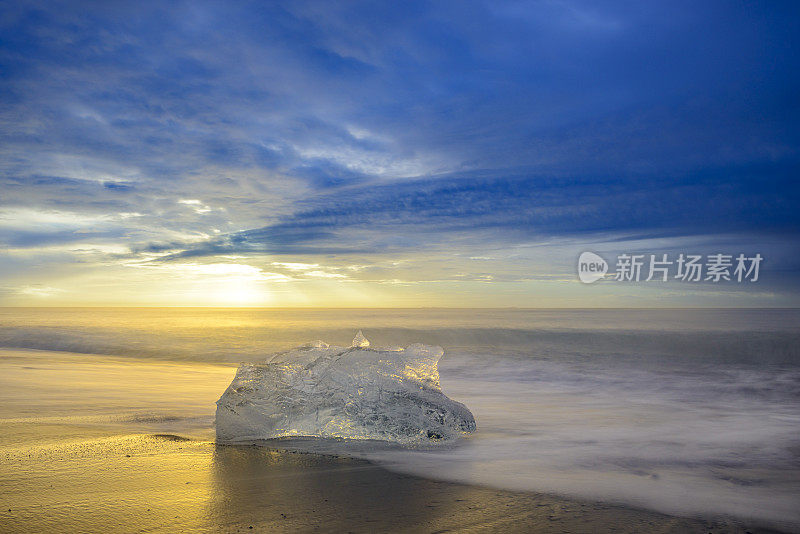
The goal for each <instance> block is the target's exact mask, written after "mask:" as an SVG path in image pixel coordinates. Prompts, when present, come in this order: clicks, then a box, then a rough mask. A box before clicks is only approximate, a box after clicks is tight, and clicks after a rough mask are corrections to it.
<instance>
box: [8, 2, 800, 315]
mask: <svg viewBox="0 0 800 534" xmlns="http://www.w3.org/2000/svg"><path fill="white" fill-rule="evenodd" d="M333 4H334V3H331V2H302V1H301V2H297V1H294V2H286V3H281V2H256V3H246V2H230V3H224V4H223V3H221V2H185V3H181V2H175V3H169V4H166V3H161V2H153V3H148V2H136V3H132V2H128V3H121V2H119V3H118V2H76V1H72V2H6V3H4V4H3V5H2V7H0V188H1V189H0V191H1V192H2V193H0V303H6V304H25V305H64V304H137V305H146V304H158V305H165V304H175V305H181V304H186V305H192V304H196V305H216V304H219V305H223V304H230V305H320V306H323V305H324V306H327V305H343V306H348V305H354V306H373V305H374V306H384V305H386V306H395V305H397V306H405V305H425V306H429V305H447V306H454V305H469V306H483V305H485V306H506V305H508V306H562V305H563V306H595V305H596V306H656V305H672V306H684V305H685V306H706V305H708V306H773V305H774V306H787V305H789V306H796V305H798V304H800V299H798V296H800V287H798V284H797V282H796V278H797V275H798V274H800V254H798V252H800V247H799V246H798V244H800V241H798V233H799V232H800V215H799V214H800V210H798V209H797V205H798V202H800V185H798V178H800V173H799V171H800V151H799V150H798V148H799V141H800V129H799V128H798V124H800V98H798V96H797V95H799V94H800V68H798V67H800V58H798V32H797V31H796V28H797V26H798V22H800V7H798V4H796V3H792V2H785V3H783V2H675V1H670V2H644V3H643V2H604V3H597V2H556V1H546V2H452V3H447V2H436V3H428V2H424V3H423V2H420V3H416V2H403V3H395V2H386V3H373V2H363V3H361V2H340V3H335V5H333ZM583 250H593V251H595V252H598V253H600V254H601V255H603V256H604V257H606V258H607V259H608V260H609V261H610V262H612V261H613V259H614V258H615V256H616V255H617V254H619V253H620V252H635V251H638V252H641V253H646V254H649V253H654V254H655V253H669V254H678V253H680V252H684V253H690V252H691V253H703V254H707V253H717V252H723V253H729V254H738V253H740V252H744V253H746V254H755V253H756V252H758V253H761V254H762V255H763V256H764V257H765V261H764V264H763V267H762V269H763V272H762V278H761V279H760V280H759V282H758V283H757V284H749V285H748V284H744V285H743V284H735V283H731V284H695V285H687V284H685V283H678V282H671V283H664V284H652V283H651V284H627V285H625V284H614V283H605V281H604V282H603V283H600V284H597V285H596V286H591V287H590V286H584V285H581V284H580V283H579V282H578V281H577V278H576V274H575V273H576V271H575V269H576V267H575V261H576V258H577V256H578V254H579V253H580V252H581V251H583Z"/></svg>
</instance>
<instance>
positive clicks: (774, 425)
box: [0, 308, 800, 528]
mask: <svg viewBox="0 0 800 534" xmlns="http://www.w3.org/2000/svg"><path fill="white" fill-rule="evenodd" d="M359 329H361V330H363V331H364V334H365V335H366V336H367V337H368V338H369V339H370V341H371V342H372V344H373V346H375V345H377V346H391V345H402V346H405V345H408V344H410V343H424V344H427V345H438V346H441V347H443V348H444V351H445V353H444V357H443V358H442V359H441V361H440V363H439V373H440V379H441V386H442V390H443V391H444V393H445V394H446V395H447V396H449V397H451V398H453V399H455V400H457V401H459V402H462V403H464V404H465V405H466V406H467V407H468V408H469V409H470V410H471V411H472V413H473V414H474V416H475V419H476V422H477V431H476V432H475V433H474V434H472V435H471V436H469V437H468V438H466V439H462V440H461V441H460V442H458V443H457V444H455V445H453V446H448V447H444V448H436V449H407V448H393V447H389V448H386V447H372V448H370V447H359V446H351V445H348V444H338V445H336V446H337V447H340V448H341V447H345V448H347V447H349V448H350V450H351V453H352V454H354V455H358V456H363V457H367V458H369V459H372V460H374V461H377V462H379V463H382V464H383V465H386V466H387V467H389V468H391V469H395V470H400V471H403V472H408V473H412V474H419V475H422V476H427V477H434V478H439V479H443V480H453V481H463V482H469V483H477V484H484V485H489V486H496V487H500V488H508V489H515V490H532V491H543V492H551V493H557V494H563V495H568V496H573V497H578V498H587V499H598V500H604V501H609V502H619V503H626V504H632V505H636V506H642V507H646V508H651V509H655V510H659V511H663V512H668V513H677V514H689V515H692V514H702V515H709V514H710V515H732V516H736V517H741V518H747V519H756V520H761V521H765V522H767V523H771V524H775V525H778V526H788V527H789V528H800V432H798V430H800V311H798V310H447V309H423V310H297V309H294V310H284V309H270V310H257V309H210V308H202V309H182V308H161V309H102V308H94V309H30V308H28V309H22V308H17V309H13V308H6V309H0V347H3V348H14V349H36V350H37V351H40V352H38V353H36V354H37V356H36V359H37V361H39V362H41V361H44V360H43V358H45V356H44V355H52V354H58V352H57V351H65V352H71V353H79V354H85V355H87V356H86V359H87V361H89V360H91V361H92V362H94V363H93V365H95V367H94V368H93V369H92V373H94V374H92V373H89V374H87V376H91V377H95V378H92V380H97V377H98V376H102V374H100V375H98V374H97V373H101V372H102V371H98V368H97V362H98V359H97V358H96V357H95V356H89V355H103V356H102V357H103V358H105V357H114V358H127V359H129V360H130V361H131V362H147V363H148V364H149V363H150V362H172V363H164V373H163V378H160V379H157V378H153V376H161V375H158V368H154V369H155V371H154V372H155V373H156V374H155V375H153V374H152V373H151V375H148V376H149V377H150V378H148V379H147V383H146V384H145V383H139V382H132V383H131V384H130V386H129V388H128V389H126V388H124V387H123V388H121V389H120V388H117V390H116V394H115V397H114V399H113V400H109V399H108V398H105V397H103V398H100V397H98V396H96V395H95V396H93V393H92V391H93V390H92V388H91V384H87V387H86V397H85V398H79V396H76V395H74V394H72V396H71V397H70V399H67V400H68V401H69V402H68V403H67V404H63V403H64V402H67V401H63V402H62V405H63V406H68V407H69V413H70V414H71V417H73V418H74V419H75V420H76V421H80V425H81V426H80V429H86V428H89V426H90V425H91V424H92V421H101V420H104V419H103V418H104V417H106V418H107V417H109V416H112V415H113V414H114V413H115V412H119V414H120V416H119V417H117V419H116V422H117V424H119V425H122V426H125V425H129V426H130V428H131V429H138V430H140V429H141V428H142V425H143V424H144V425H145V427H146V425H147V424H148V423H152V424H153V425H155V426H153V429H155V430H157V431H159V432H172V433H177V434H185V435H188V436H190V437H193V436H200V437H207V436H209V435H213V428H212V425H213V413H214V408H215V407H214V405H213V402H207V397H208V393H207V392H206V393H205V396H204V397H202V399H203V400H202V402H200V401H199V400H198V399H200V398H201V397H200V396H198V395H194V396H193V393H192V392H193V390H192V389H191V387H190V386H189V385H188V381H182V379H181V378H182V377H181V376H180V374H181V373H184V374H186V373H192V372H193V371H191V369H192V367H191V365H189V364H192V363H193V362H196V363H206V364H207V363H214V364H217V363H218V364H236V363H239V362H242V361H249V362H253V361H265V360H266V359H267V358H268V356H269V355H270V354H271V353H273V352H275V351H279V350H286V349H289V348H291V347H294V346H299V345H301V344H303V343H306V342H308V341H313V340H317V339H321V340H324V341H326V342H328V343H331V344H338V345H344V346H347V344H348V343H349V342H350V340H351V339H352V337H353V335H354V333H355V332H356V331H357V330H359ZM44 351H47V352H44ZM53 351H56V352H53ZM47 361H49V362H50V363H49V364H48V365H51V366H52V370H53V371H54V374H55V373H57V372H58V367H57V364H56V363H53V362H56V361H57V358H55V359H54V358H52V357H51V358H50V359H48V360H47ZM100 361H102V359H101V360H100ZM176 361H177V362H178V363H181V362H185V363H186V364H187V365H181V366H178V365H175V363H176ZM142 365H145V364H142ZM187 369H188V371H187ZM72 372H73V373H74V372H76V371H75V368H74V367H73V369H72ZM225 372H228V371H227V370H226V371H225ZM229 372H230V377H227V378H226V380H227V381H229V380H230V378H232V377H233V372H234V367H230V368H229ZM176 373H177V375H178V376H176ZM223 374H224V372H223ZM184 378H185V377H184ZM6 380H8V377H6ZM158 380H162V382H161V383H154V382H158ZM57 383H58V381H57V376H56V377H55V378H53V383H52V384H57ZM39 386H40V387H39V388H38V389H37V388H31V389H30V390H29V391H30V392H39V393H36V395H41V391H43V390H42V388H43V387H45V386H43V385H41V384H40V385H39ZM47 387H51V389H54V391H53V392H52V394H51V395H52V397H53V398H54V399H58V391H57V387H56V386H55V385H51V386H47ZM143 388H145V389H146V388H153V391H156V390H158V391H161V392H164V394H163V395H162V397H158V400H157V401H156V400H153V401H152V402H149V403H148V402H147V400H146V399H149V398H155V397H154V396H153V395H150V394H147V395H143V394H142V391H143ZM223 389H224V386H223V388H222V389H220V391H219V394H221V393H222V390H223ZM6 391H11V390H9V389H6ZM147 391H150V390H147ZM21 394H22V395H24V394H25V389H24V388H17V389H15V390H14V395H15V396H16V397H18V396H19V395H21ZM3 395H6V396H10V395H11V394H10V393H4V392H0V397H1V396H3ZM126 399H131V400H130V401H126ZM134 399H135V400H134ZM143 399H145V400H143ZM8 400H9V399H5V398H4V399H3V401H4V403H5V404H6V406H12V404H9V403H8V402H6V401H8ZM54 404H58V403H57V402H56V401H53V402H50V403H48V404H46V405H45V404H42V403H41V402H39V401H37V399H34V398H31V399H29V400H28V399H23V400H22V401H20V399H18V398H17V399H16V400H15V401H14V403H13V406H14V407H15V408H14V409H15V410H17V411H24V412H25V413H24V415H25V417H27V418H28V420H33V421H35V420H36V417H37V412H39V411H44V410H45V408H46V409H47V410H52V406H53V405H54ZM206 404H208V406H206ZM18 406H24V407H25V408H24V409H23V408H16V407H18ZM65 409H66V408H65ZM48 413H49V414H51V415H52V412H51V411H49V412H48ZM82 414H85V415H86V417H83V418H81V415H82ZM12 415H13V414H12ZM89 416H91V417H89ZM2 417H3V418H5V419H6V420H9V418H10V417H11V415H10V414H9V413H8V410H5V411H3V413H2ZM92 417H94V419H92ZM0 422H2V421H0ZM146 428H147V427H146ZM79 431H84V430H79ZM308 446H309V447H311V448H313V447H314V445H308ZM317 446H319V445H317Z"/></svg>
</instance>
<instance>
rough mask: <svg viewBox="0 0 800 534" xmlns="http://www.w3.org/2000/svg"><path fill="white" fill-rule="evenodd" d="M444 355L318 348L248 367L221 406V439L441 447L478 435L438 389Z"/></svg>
mask: <svg viewBox="0 0 800 534" xmlns="http://www.w3.org/2000/svg"><path fill="white" fill-rule="evenodd" d="M442 353H443V351H442V349H441V348H440V347H429V346H425V345H411V346H409V347H407V348H405V349H398V348H396V347H394V348H392V349H390V350H386V349H374V348H369V341H367V339H366V338H365V337H364V335H363V334H362V333H361V332H360V331H359V333H358V334H357V335H356V337H355V339H354V340H353V346H352V347H348V348H343V347H334V346H328V345H327V344H325V343H321V342H319V343H313V344H308V345H304V346H302V347H298V348H297V349H294V350H291V351H288V352H283V353H279V354H275V355H274V356H272V357H271V358H270V359H269V360H268V361H267V363H262V364H243V365H241V366H240V367H239V369H238V371H237V372H236V377H235V378H234V379H233V382H231V384H230V386H228V389H227V390H225V393H223V395H222V397H221V398H220V399H219V400H218V401H217V416H216V426H217V439H218V440H220V441H228V442H230V441H249V440H254V439H271V438H278V437H284V436H316V437H325V438H350V439H378V440H386V441H393V442H400V443H418V442H431V441H441V440H449V439H453V438H456V437H458V436H460V435H462V434H464V433H468V432H472V431H473V430H475V419H474V417H473V416H472V413H470V411H469V410H468V409H467V408H466V406H464V405H463V404H461V403H459V402H456V401H454V400H452V399H450V398H448V397H447V396H445V395H444V393H442V390H441V388H440V386H439V371H438V367H437V365H438V362H439V359H440V358H441V357H442Z"/></svg>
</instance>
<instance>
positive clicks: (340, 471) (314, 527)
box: [0, 435, 765, 533]
mask: <svg viewBox="0 0 800 534" xmlns="http://www.w3.org/2000/svg"><path fill="white" fill-rule="evenodd" d="M1 458H2V467H0V487H2V497H0V501H1V502H0V506H2V509H1V510H2V511H0V531H2V532H102V531H107V532H186V531H207V532H251V531H257V532H332V531H335V532H447V531H461V532H559V533H561V532H587V533H588V532H631V533H633V532H676V533H678V532H698V533H701V532H702V533H707V532H715V533H723V532H746V531H750V532H765V531H763V530H758V529H752V528H747V527H746V526H745V525H742V524H738V523H735V522H725V521H711V522H709V521H700V520H692V519H683V518H675V517H670V516H666V515H662V514H658V513H653V512H647V511H640V510H634V509H631V508H626V507H619V506H613V505H606V504H600V503H588V502H578V501H570V500H567V499H562V498H558V497H553V496H548V495H539V494H533V493H515V492H509V491H499V490H494V489H488V488H481V487H472V486H466V485H460V484H451V483H446V482H437V481H431V480H426V479H422V478H417V477H412V476H404V475H400V474H395V473H392V472H389V471H387V470H385V469H383V468H381V467H378V466H376V465H373V464H371V463H369V462H365V461H361V460H353V459H349V458H338V457H332V456H321V455H315V454H304V453H296V452H288V451H281V450H275V449H268V448H264V447H253V446H223V445H216V444H214V443H213V442H207V441H192V440H185V439H183V438H179V437H176V436H168V435H131V436H117V437H109V438H102V439H96V440H91V441H71V442H64V443H51V444H48V445H44V446H35V447H24V448H6V449H5V450H3V452H2V456H1Z"/></svg>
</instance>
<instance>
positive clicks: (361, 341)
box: [350, 330, 369, 348]
mask: <svg viewBox="0 0 800 534" xmlns="http://www.w3.org/2000/svg"><path fill="white" fill-rule="evenodd" d="M350 346H351V347H362V348H366V347H369V340H368V339H367V338H365V337H364V334H362V333H361V330H359V331H358V334H356V337H354V338H353V344H352V345H350Z"/></svg>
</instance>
